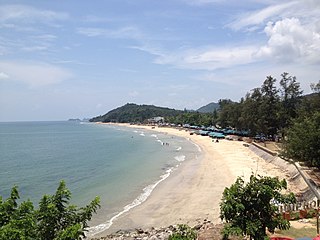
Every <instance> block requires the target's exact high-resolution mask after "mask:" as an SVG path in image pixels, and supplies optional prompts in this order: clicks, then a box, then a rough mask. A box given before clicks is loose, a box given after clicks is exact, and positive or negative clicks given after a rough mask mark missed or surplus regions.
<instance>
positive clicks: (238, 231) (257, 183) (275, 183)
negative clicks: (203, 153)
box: [220, 175, 295, 240]
mask: <svg viewBox="0 0 320 240" xmlns="http://www.w3.org/2000/svg"><path fill="white" fill-rule="evenodd" d="M286 188H287V183H286V181H285V180H282V181H280V180H279V179H278V178H273V177H261V176H258V177H256V176H254V175H251V177H250V181H249V182H248V183H245V182H244V180H243V179H242V178H240V177H238V178H237V180H236V182H235V183H234V184H232V185H231V187H230V188H225V190H224V192H223V197H222V202H221V203H220V218H221V219H222V220H225V221H226V224H225V226H224V229H223V234H224V238H227V237H228V236H229V235H238V236H240V235H243V236H244V235H247V236H249V237H250V239H256V240H257V239H259V240H261V239H267V234H266V228H268V230H269V231H270V232H274V230H275V228H279V229H288V228H289V227H290V223H289V222H288V221H287V220H285V219H283V218H282V216H281V214H280V213H278V212H277V209H278V208H277V207H276V206H275V205H274V204H273V203H272V202H278V203H293V202H295V197H294V195H293V193H289V194H281V190H283V189H286Z"/></svg>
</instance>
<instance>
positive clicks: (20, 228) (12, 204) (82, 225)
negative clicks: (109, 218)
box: [0, 181, 100, 240]
mask: <svg viewBox="0 0 320 240" xmlns="http://www.w3.org/2000/svg"><path fill="white" fill-rule="evenodd" d="M19 199H20V196H19V192H18V188H17V187H16V186H15V187H13V188H12V190H11V195H10V196H9V197H8V198H7V199H6V200H3V199H2V197H1V196H0V239H6V240H11V239H12V240H20V239H21V240H71V239H81V237H82V236H84V233H85V231H86V230H85V229H86V228H87V227H88V221H90V220H91V218H92V215H93V213H96V210H97V208H98V207H100V205H99V203H100V200H99V197H96V198H95V199H94V200H93V201H92V202H91V203H89V204H88V205H87V206H85V207H81V208H77V207H76V206H74V205H70V199H71V192H70V191H69V189H67V187H66V185H65V182H64V181H61V182H60V184H59V187H58V188H57V190H56V192H55V194H53V195H44V196H43V197H42V199H41V200H40V203H39V208H38V209H35V208H34V206H33V203H32V202H31V201H29V200H28V201H23V202H21V203H20V204H19V203H18V200H19Z"/></svg>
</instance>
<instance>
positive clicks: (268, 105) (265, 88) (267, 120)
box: [260, 76, 279, 136]
mask: <svg viewBox="0 0 320 240" xmlns="http://www.w3.org/2000/svg"><path fill="white" fill-rule="evenodd" d="M275 83H276V79H275V78H273V77H272V76H267V78H266V80H264V82H263V84H262V86H261V93H262V100H261V105H260V114H261V115H260V120H261V121H262V124H263V131H262V133H264V134H265V135H272V136H273V135H275V134H276V133H277V126H278V118H277V112H278V105H279V96H278V92H279V90H277V88H276V87H275Z"/></svg>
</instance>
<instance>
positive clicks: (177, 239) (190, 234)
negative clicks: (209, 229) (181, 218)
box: [169, 224, 197, 240]
mask: <svg viewBox="0 0 320 240" xmlns="http://www.w3.org/2000/svg"><path fill="white" fill-rule="evenodd" d="M196 238H197V233H196V232H195V231H194V230H193V229H192V228H191V227H189V226H188V225H185V224H180V225H178V229H177V230H176V231H175V232H174V233H172V234H171V235H170V236H169V240H194V239H196Z"/></svg>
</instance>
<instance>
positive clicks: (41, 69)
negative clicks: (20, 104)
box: [0, 61, 72, 87]
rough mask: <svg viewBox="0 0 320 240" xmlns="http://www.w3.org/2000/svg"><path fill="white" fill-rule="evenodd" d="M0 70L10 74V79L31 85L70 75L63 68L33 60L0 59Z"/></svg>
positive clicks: (34, 85)
mask: <svg viewBox="0 0 320 240" xmlns="http://www.w3.org/2000/svg"><path fill="white" fill-rule="evenodd" d="M0 71H1V72H3V73H5V74H6V75H7V76H10V78H9V79H10V80H11V81H16V82H22V83H25V84H27V85H29V86H31V87H39V86H44V85H51V84H57V83H59V82H62V81H64V80H67V79H69V78H71V77H72V74H71V73H70V72H69V71H67V70H65V69H63V68H60V67H57V66H54V65H50V64H45V63H35V62H32V63H29V62H14V61H0ZM3 76H5V75H3Z"/></svg>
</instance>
